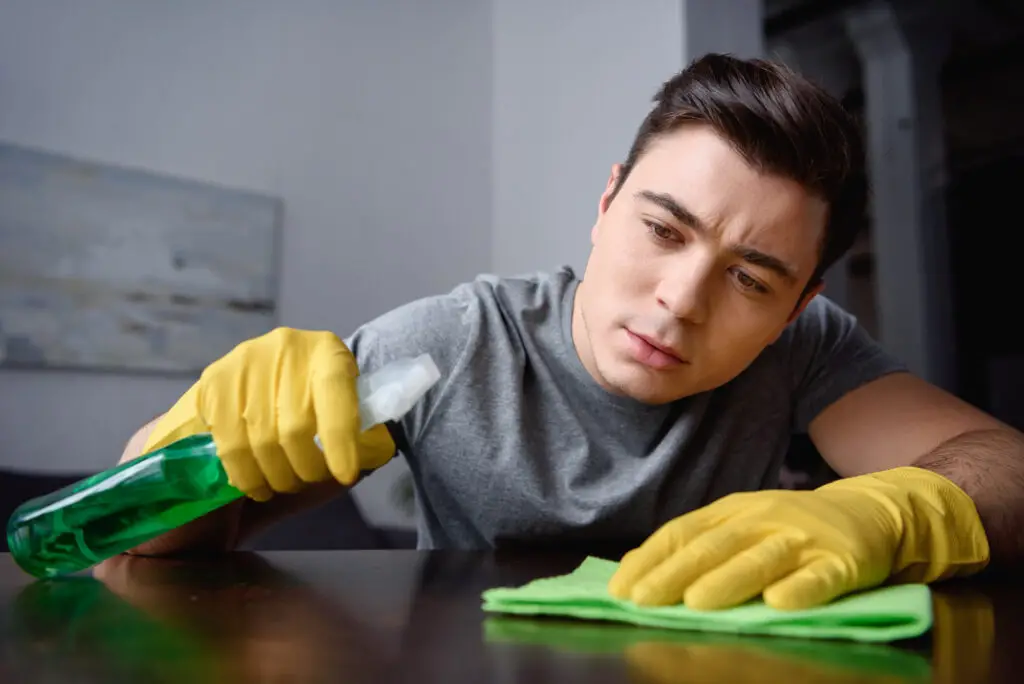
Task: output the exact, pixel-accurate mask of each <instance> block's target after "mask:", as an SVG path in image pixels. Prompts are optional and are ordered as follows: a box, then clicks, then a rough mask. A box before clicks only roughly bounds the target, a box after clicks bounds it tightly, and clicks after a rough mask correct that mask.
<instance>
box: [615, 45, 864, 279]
mask: <svg viewBox="0 0 1024 684" xmlns="http://www.w3.org/2000/svg"><path fill="white" fill-rule="evenodd" d="M654 103H655V104H654V107H653V109H651V112H650V113H649V114H648V115H647V118H645V119H644V121H643V123H642V124H641V125H640V129H639V130H638V131H637V134H636V138H635V139H634V140H633V145H632V147H631V148H630V150H629V157H627V159H626V161H625V163H624V164H623V169H622V174H621V175H620V176H619V181H618V186H617V187H616V188H615V189H614V191H613V193H612V197H614V195H615V194H616V193H617V192H618V190H619V188H621V187H622V183H623V182H624V181H625V179H626V177H627V176H628V175H629V173H630V171H631V170H632V169H633V167H634V166H635V165H636V163H637V160H638V159H639V158H640V157H641V156H642V155H643V153H644V152H645V151H646V149H647V148H648V147H649V146H650V144H651V142H652V141H653V140H654V138H656V137H657V136H659V135H662V134H664V133H667V132H669V131H673V130H675V129H677V128H679V127H680V126H682V125H684V124H688V123H699V124H706V125H709V126H711V127H712V128H713V129H714V130H715V131H716V132H717V133H718V134H719V135H721V136H722V137H723V138H725V139H726V140H728V141H729V142H730V143H731V144H732V145H733V147H734V148H735V149H736V151H737V152H738V153H739V154H740V155H742V156H743V158H744V159H745V160H746V161H747V163H748V164H750V165H751V166H753V167H754V168H756V169H758V170H759V171H762V172H765V173H770V174H773V175H778V176H782V177H784V178H789V179H791V180H793V181H796V182H797V183H799V184H800V185H802V186H803V187H804V188H806V189H807V190H809V191H810V192H812V193H814V194H815V195H817V196H818V197H820V198H822V199H823V200H825V202H826V203H827V204H828V207H829V212H828V222H827V224H826V227H825V236H824V239H823V241H822V244H821V245H820V247H819V250H820V251H819V260H818V267H817V269H816V270H815V271H814V274H813V275H812V276H811V279H810V281H809V282H808V284H807V289H810V288H812V287H814V286H815V285H817V284H818V283H819V282H820V281H821V278H822V276H823V275H824V273H825V271H826V270H827V269H828V268H829V267H830V266H831V265H832V264H834V263H835V262H836V261H838V260H839V258H840V257H842V256H843V254H845V253H846V251H847V250H849V249H850V247H852V246H853V242H854V240H855V239H856V237H857V234H858V232H859V231H860V229H861V228H862V226H864V224H865V222H866V212H867V199H868V198H867V195H868V184H867V176H866V171H865V159H864V155H865V151H864V139H863V133H862V132H861V128H860V126H859V124H858V122H857V120H856V119H855V118H854V117H853V116H852V115H851V114H850V113H849V112H847V111H846V109H844V108H843V105H842V104H841V103H840V102H839V101H838V100H836V99H835V98H834V97H832V96H831V95H829V94H828V93H827V92H826V91H825V90H823V89H822V88H820V87H818V86H817V85H815V84H813V83H811V82H810V81H808V80H807V79H806V78H804V77H802V76H800V75H799V74H797V73H795V72H793V71H791V70H790V69H788V68H787V67H786V66H784V65H782V64H778V63H774V62H770V61H766V60H760V59H749V60H744V59H739V58H736V57H732V56H730V55H722V54H708V55H705V56H703V57H701V58H699V59H697V60H695V61H694V62H692V63H691V64H690V65H689V66H688V67H686V68H685V69H684V70H683V71H681V72H679V73H678V74H676V75H675V76H674V77H672V78H671V79H670V80H668V81H667V82H665V84H664V85H663V86H662V87H661V89H660V90H659V91H658V94H657V95H655V97H654Z"/></svg>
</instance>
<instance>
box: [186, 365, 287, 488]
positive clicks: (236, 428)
mask: <svg viewBox="0 0 1024 684" xmlns="http://www.w3.org/2000/svg"><path fill="white" fill-rule="evenodd" d="M203 375H204V377H205V376H206V375H207V373H206V372H204V374H203ZM202 383H203V380H200V391H199V397H198V398H197V405H198V406H199V410H200V414H201V415H202V417H203V421H204V422H205V423H206V424H207V425H208V426H209V429H210V436H211V437H212V438H213V444H214V446H215V447H216V448H217V457H218V458H220V461H221V465H223V466H224V472H225V473H227V476H228V482H229V483H230V484H231V485H232V486H233V487H234V488H235V489H238V490H240V491H241V492H243V493H245V494H246V495H247V496H249V497H250V498H251V499H254V500H256V501H266V500H268V499H270V497H271V496H272V495H273V492H272V491H271V490H270V487H268V486H267V481H266V479H265V478H264V477H263V473H262V471H261V470H260V467H259V464H257V463H256V459H255V458H254V457H253V454H252V449H251V448H250V446H249V434H248V429H247V428H246V425H245V418H244V417H243V415H242V407H241V406H240V405H239V404H238V402H237V400H234V399H231V398H229V399H228V400H227V401H225V400H223V399H220V400H218V398H217V397H215V396H213V395H211V394H210V393H208V392H206V391H204V390H203V388H202Z"/></svg>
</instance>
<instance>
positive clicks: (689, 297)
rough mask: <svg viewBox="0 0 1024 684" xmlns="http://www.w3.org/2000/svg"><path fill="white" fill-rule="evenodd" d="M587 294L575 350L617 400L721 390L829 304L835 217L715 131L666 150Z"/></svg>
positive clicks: (657, 152)
mask: <svg viewBox="0 0 1024 684" xmlns="http://www.w3.org/2000/svg"><path fill="white" fill-rule="evenodd" d="M620 173H621V169H620V167H619V166H618V165H616V166H615V167H613V169H612V175H611V178H609V180H608V186H607V188H606V189H605V192H604V194H603V195H602V196H601V202H600V205H599V213H598V219H597V222H596V223H595V224H594V228H593V230H592V231H591V241H592V244H593V248H592V250H591V254H590V259H589V261H588V262H587V269H586V272H585V274H584V277H583V282H582V283H581V284H580V287H579V290H578V292H577V295H576V303H575V306H574V311H573V339H574V342H575V344H576V348H577V351H578V352H579V355H580V358H581V360H582V361H583V364H584V366H586V367H587V370H589V371H590V373H591V375H593V376H594V378H595V379H596V380H597V381H598V382H599V383H600V384H601V385H602V386H603V387H605V389H607V390H609V391H611V392H613V393H616V394H621V395H626V396H629V397H633V398H635V399H637V400H639V401H643V402H645V403H651V404H657V403H666V402H670V401H674V400H676V399H679V398H681V397H685V396H690V395H693V394H697V393H699V392H703V391H706V390H710V389H714V388H715V387H719V386H721V385H723V384H725V383H726V382H728V381H730V380H731V379H733V378H734V377H736V375H738V374H739V373H740V372H741V371H742V370H743V369H745V368H746V367H747V366H748V365H749V364H750V363H751V362H752V361H753V360H754V359H755V358H756V357H757V356H758V354H760V353H761V351H762V350H764V348H765V347H766V346H768V345H769V344H771V343H772V342H774V341H775V340H776V339H778V337H779V335H780V334H781V333H782V331H783V330H784V329H785V327H786V326H787V325H788V324H789V323H790V322H791V321H792V320H793V318H795V317H796V315H797V314H798V313H799V312H800V311H801V310H802V309H803V307H804V306H806V304H807V302H809V301H810V299H811V298H812V297H813V296H814V295H815V294H817V291H818V290H817V289H816V290H814V291H812V292H810V293H808V294H807V295H806V296H805V297H804V298H803V300H801V298H800V295H801V293H802V292H803V289H804V287H805V286H806V284H807V283H808V281H809V280H810V277H811V275H812V274H813V272H814V269H815V267H816V266H817V263H818V250H819V246H820V244H821V240H822V237H823V231H824V227H825V221H826V216H827V209H828V208H827V206H826V204H825V202H824V201H822V200H820V199H818V198H817V197H814V196H812V195H811V194H810V193H809V192H807V191H806V190H805V189H803V188H802V187H801V186H800V185H799V184H797V183H796V182H794V181H790V180H787V179H784V178H779V177H776V176H768V175H762V174H760V173H759V172H758V171H756V170H755V169H753V168H752V167H750V166H749V165H748V164H747V163H746V161H744V159H743V158H742V157H741V156H740V155H739V154H737V153H736V152H735V151H734V150H733V149H732V147H730V145H729V144H728V143H727V142H726V141H725V140H724V139H722V138H721V137H719V136H718V135H717V134H716V133H715V132H714V131H713V130H712V129H711V128H709V127H706V126H699V125H693V126H684V127H682V128H681V129H679V130H677V131H674V132H672V133H669V134H666V135H663V136H661V137H660V138H658V139H656V140H655V141H654V142H653V143H652V144H651V146H650V147H649V148H648V149H647V151H646V152H645V153H644V154H643V155H642V156H641V157H640V159H639V161H638V162H637V164H636V166H635V167H634V168H633V170H632V172H631V173H630V174H629V176H628V177H627V178H626V181H625V182H624V183H623V185H622V187H621V188H620V189H619V190H618V193H617V194H615V197H614V199H612V191H613V189H614V187H615V185H616V184H617V181H618V177H619V174H620Z"/></svg>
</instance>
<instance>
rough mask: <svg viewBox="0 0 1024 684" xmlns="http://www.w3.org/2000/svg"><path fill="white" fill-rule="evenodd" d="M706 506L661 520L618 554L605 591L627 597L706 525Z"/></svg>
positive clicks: (625, 598) (616, 595)
mask: <svg viewBox="0 0 1024 684" xmlns="http://www.w3.org/2000/svg"><path fill="white" fill-rule="evenodd" d="M706 510H707V509H704V508H699V509H697V510H695V511H692V512H690V513H687V514H686V515H683V516H680V517H678V518H675V519H674V520H670V521H669V522H667V523H665V524H664V525H662V526H661V527H659V528H658V529H657V530H655V532H654V534H652V535H651V536H650V537H648V538H647V540H646V541H644V543H643V544H641V545H640V546H639V547H637V548H635V549H633V550H632V551H630V552H629V553H627V554H626V555H624V556H623V557H622V560H621V561H619V567H618V569H616V571H615V574H614V575H612V578H611V580H609V582H608V593H610V594H611V595H612V596H614V597H616V598H618V599H622V600H628V599H629V598H630V596H631V594H632V592H633V588H634V587H635V586H636V584H637V583H638V582H639V581H640V580H642V579H643V578H644V577H646V576H647V574H648V573H650V572H651V571H652V570H654V569H655V568H657V567H658V566H659V565H661V564H662V563H664V562H665V561H666V560H668V559H669V558H670V557H671V556H672V554H673V553H675V552H676V550H677V549H679V548H682V547H683V546H685V545H686V544H688V543H689V542H690V540H692V539H694V538H695V537H696V536H697V535H699V534H700V533H702V532H703V531H704V530H705V529H706V524H705V521H706V519H707V517H708V516H707V513H706Z"/></svg>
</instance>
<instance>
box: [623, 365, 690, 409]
mask: <svg viewBox="0 0 1024 684" xmlns="http://www.w3.org/2000/svg"><path fill="white" fill-rule="evenodd" d="M680 375H681V374H680V373H679V372H678V371H677V372H674V373H669V372H667V371H658V370H654V369H651V368H647V367H645V366H641V365H639V364H633V363H630V364H627V365H626V366H625V367H622V368H617V369H616V372H615V373H614V374H613V376H612V377H611V378H609V380H611V381H612V382H611V384H612V385H614V387H615V388H616V390H617V392H618V393H619V394H621V395H623V396H627V397H629V398H630V399H634V400H636V401H639V402H641V403H643V404H651V405H658V404H670V403H672V402H673V401H676V400H678V399H682V398H683V397H687V396H690V395H691V394H695V393H696V392H694V391H692V388H691V386H690V385H691V383H689V382H687V380H686V378H683V377H680ZM606 377H608V376H606Z"/></svg>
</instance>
